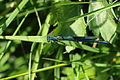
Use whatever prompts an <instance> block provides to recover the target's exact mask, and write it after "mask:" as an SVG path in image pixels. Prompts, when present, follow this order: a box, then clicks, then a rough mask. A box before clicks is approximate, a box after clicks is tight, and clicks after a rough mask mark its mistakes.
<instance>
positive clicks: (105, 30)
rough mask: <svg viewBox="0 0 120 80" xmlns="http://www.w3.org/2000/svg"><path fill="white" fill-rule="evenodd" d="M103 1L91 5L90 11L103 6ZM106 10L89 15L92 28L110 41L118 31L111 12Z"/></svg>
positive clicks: (96, 33)
mask: <svg viewBox="0 0 120 80" xmlns="http://www.w3.org/2000/svg"><path fill="white" fill-rule="evenodd" d="M103 7H104V4H103V2H94V3H91V4H90V6H89V12H91V11H94V10H97V9H100V8H103ZM108 12H109V11H108V10H107V11H106V10H105V11H103V12H101V13H96V14H94V15H91V16H89V17H88V23H89V27H90V29H91V30H92V31H93V33H94V34H95V35H96V36H99V35H101V36H102V37H103V39H104V40H106V41H110V39H111V38H112V36H113V35H114V34H115V31H116V27H117V26H116V23H115V22H114V20H113V19H112V17H111V16H110V14H109V13H110V12H109V13H108Z"/></svg>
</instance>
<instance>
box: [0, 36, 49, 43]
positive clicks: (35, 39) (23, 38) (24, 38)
mask: <svg viewBox="0 0 120 80" xmlns="http://www.w3.org/2000/svg"><path fill="white" fill-rule="evenodd" d="M0 39H6V40H20V41H28V42H43V43H46V42H48V41H47V36H0Z"/></svg>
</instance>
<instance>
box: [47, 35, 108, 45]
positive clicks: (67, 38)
mask: <svg viewBox="0 0 120 80" xmlns="http://www.w3.org/2000/svg"><path fill="white" fill-rule="evenodd" d="M93 39H96V38H95V37H71V36H68V37H62V36H53V37H50V36H48V37H47V40H48V41H50V40H53V41H59V40H67V41H78V42H94V43H106V44H108V43H109V42H108V41H95V40H93Z"/></svg>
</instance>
